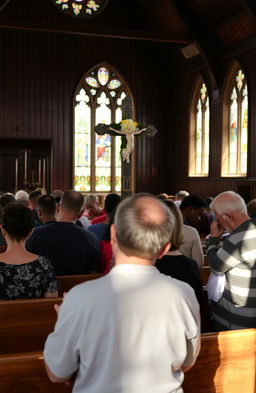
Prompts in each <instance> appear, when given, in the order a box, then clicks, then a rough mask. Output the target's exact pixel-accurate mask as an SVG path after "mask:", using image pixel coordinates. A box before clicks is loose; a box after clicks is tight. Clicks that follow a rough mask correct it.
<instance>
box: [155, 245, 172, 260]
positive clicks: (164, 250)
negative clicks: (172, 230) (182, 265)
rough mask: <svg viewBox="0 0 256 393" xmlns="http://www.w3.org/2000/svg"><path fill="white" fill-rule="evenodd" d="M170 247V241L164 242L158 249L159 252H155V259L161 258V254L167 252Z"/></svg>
mask: <svg viewBox="0 0 256 393" xmlns="http://www.w3.org/2000/svg"><path fill="white" fill-rule="evenodd" d="M170 247H171V243H170V242H168V243H166V244H165V245H164V246H163V247H162V249H161V250H160V251H159V253H158V254H157V257H156V259H161V258H163V256H164V255H165V254H167V252H168V251H169V250H170Z"/></svg>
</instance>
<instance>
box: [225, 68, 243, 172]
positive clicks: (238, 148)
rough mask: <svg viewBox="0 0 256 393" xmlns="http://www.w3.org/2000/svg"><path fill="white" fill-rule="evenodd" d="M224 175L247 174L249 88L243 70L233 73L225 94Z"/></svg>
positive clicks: (239, 69)
mask: <svg viewBox="0 0 256 393" xmlns="http://www.w3.org/2000/svg"><path fill="white" fill-rule="evenodd" d="M222 150H223V155H222V156H223V160H222V176H246V175H247V150H248V90H247V83H246V78H245V74H244V72H243V70H242V69H241V68H240V67H236V69H235V71H234V72H232V73H231V78H230V79H229V83H228V86H227V88H226V94H225V108H224V133H223V149H222Z"/></svg>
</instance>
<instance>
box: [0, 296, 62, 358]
mask: <svg viewBox="0 0 256 393" xmlns="http://www.w3.org/2000/svg"><path fill="white" fill-rule="evenodd" d="M61 301H62V299H61V298H44V299H31V300H29V299H26V300H7V301H0V315H1V322H0V338H1V340H0V341H1V344H0V354H7V353H16V352H27V351H37V350H40V349H43V347H44V342H45V340H46V337H47V336H48V334H49V333H51V332H52V331H53V328H54V325H55V322H56V319H57V315H56V312H55V310H54V307H53V306H54V304H56V303H57V304H60V303H61Z"/></svg>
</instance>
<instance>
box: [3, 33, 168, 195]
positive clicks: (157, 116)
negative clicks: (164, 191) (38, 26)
mask: <svg viewBox="0 0 256 393" xmlns="http://www.w3.org/2000/svg"><path fill="white" fill-rule="evenodd" d="M0 37H1V47H2V48H3V52H2V54H3V56H2V58H1V72H0V86H1V105H0V138H22V139H27V138H29V139H38V140H42V139H49V140H51V141H52V150H53V154H52V157H53V162H52V188H53V189H54V188H61V189H67V188H70V187H71V185H72V178H71V177H72V121H73V120H72V99H73V92H74V90H75V87H76V84H77V83H78V81H79V80H80V78H81V77H82V75H83V74H84V73H86V72H87V71H88V70H89V69H90V68H91V67H92V66H93V65H95V64H98V63H99V62H101V61H103V60H106V61H108V62H109V63H111V64H112V65H113V66H114V67H115V68H116V69H117V70H118V71H119V72H120V73H121V74H122V75H123V76H124V78H125V80H126V81H127V82H128V84H129V86H130V88H131V91H132V93H133V94H134V97H135V103H136V113H137V120H138V121H139V122H142V123H152V124H155V126H156V127H157V128H158V129H159V135H157V136H156V137H155V139H154V140H153V141H152V140H151V139H150V138H142V140H141V141H139V142H138V149H137V157H138V162H137V164H138V165H137V171H136V188H137V190H138V191H142V190H143V191H155V192H158V188H159V182H161V175H159V176H157V170H155V172H154V173H155V175H154V176H152V168H158V167H160V166H161V159H160V156H161V150H162V147H161V144H162V143H163V144H164V138H163V136H162V133H163V132H164V131H165V128H164V127H165V124H167V119H165V118H164V112H163V111H162V110H161V107H162V106H163V104H162V101H164V100H163V90H162V87H161V84H160V83H159V81H158V80H157V78H152V72H154V71H156V70H158V69H159V68H156V69H154V61H145V59H147V56H148V54H149V53H150V52H153V53H155V54H156V56H158V57H159V58H160V57H161V56H160V53H161V44H155V43H149V42H138V41H128V40H126V41H120V40H114V39H102V38H95V37H84V36H74V35H64V34H55V33H42V32H31V31H14V30H10V31H8V30H3V31H1V32H0ZM158 54H159V55H158ZM157 67H159V66H158V65H157ZM150 78H152V79H151V81H150V83H149V80H150ZM39 143H40V141H39Z"/></svg>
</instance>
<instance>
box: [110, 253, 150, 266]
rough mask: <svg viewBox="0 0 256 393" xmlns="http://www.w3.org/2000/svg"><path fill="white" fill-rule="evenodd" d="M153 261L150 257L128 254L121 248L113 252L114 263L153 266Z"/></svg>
mask: <svg viewBox="0 0 256 393" xmlns="http://www.w3.org/2000/svg"><path fill="white" fill-rule="evenodd" d="M154 263H155V261H152V260H150V259H146V258H141V257H137V256H134V255H131V256H128V255H126V254H125V253H124V252H122V251H121V250H118V251H117V252H116V253H115V265H116V266H117V265H142V266H153V265H154Z"/></svg>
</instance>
